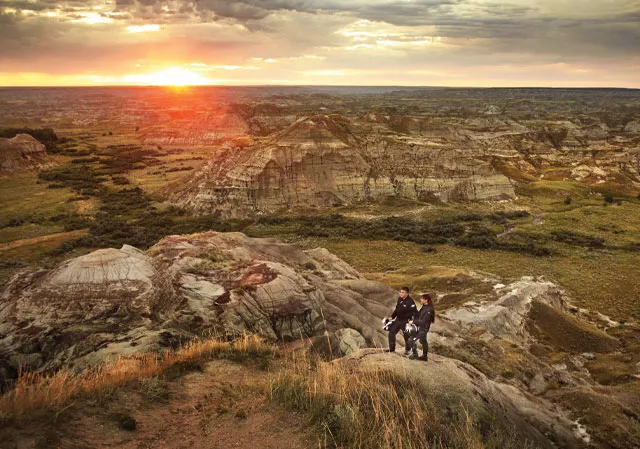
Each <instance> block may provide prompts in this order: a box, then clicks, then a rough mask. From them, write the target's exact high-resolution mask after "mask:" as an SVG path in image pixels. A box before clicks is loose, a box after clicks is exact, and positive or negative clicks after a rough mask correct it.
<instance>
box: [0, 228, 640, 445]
mask: <svg viewBox="0 0 640 449" xmlns="http://www.w3.org/2000/svg"><path fill="white" fill-rule="evenodd" d="M481 283H482V284H486V283H489V285H493V286H494V287H493V288H489V289H487V288H486V285H485V286H480V287H478V288H480V289H481V290H482V293H479V294H478V295H474V300H473V301H468V302H466V303H464V304H462V305H461V306H457V307H452V308H450V309H448V310H440V311H439V312H438V314H437V319H436V322H435V323H434V325H433V326H432V328H431V332H430V334H429V341H430V344H431V357H430V361H429V362H428V363H427V364H424V363H423V362H418V361H410V360H408V359H405V358H402V357H400V355H399V353H398V354H383V353H382V351H381V350H380V349H379V348H382V347H386V340H387V338H386V337H387V335H386V333H385V332H383V331H382V329H381V323H380V320H381V318H382V317H384V316H386V315H388V314H389V312H390V311H391V310H392V308H393V305H394V304H395V297H396V293H395V291H394V290H392V289H391V288H390V287H388V286H386V285H384V284H381V283H378V282H374V281H369V280H367V279H365V278H363V277H362V276H361V275H360V274H359V273H358V272H357V271H356V270H354V269H353V268H352V267H351V266H349V265H348V264H347V263H345V262H344V261H342V260H340V259H339V258H337V257H336V256H335V255H333V254H331V253H329V252H328V251H327V250H325V249H322V248H317V249H314V250H310V251H302V250H300V249H298V248H296V247H294V246H291V245H288V244H284V243H281V242H278V241H277V240H274V239H256V238H249V237H247V236H245V235H244V234H241V233H217V232H208V233H203V234H193V235H184V236H168V237H165V238H164V239H162V240H161V241H160V242H158V243H157V244H156V245H154V246H153V247H151V248H150V249H149V250H148V251H146V252H143V251H140V250H137V249H136V248H133V247H130V246H127V245H125V246H123V247H122V248H121V249H102V250H97V251H94V252H92V253H90V254H87V255H84V256H80V257H76V258H74V259H70V260H67V261H66V262H63V263H61V264H60V265H59V266H57V267H56V268H53V269H48V270H45V269H41V270H36V271H24V272H22V273H19V274H17V275H15V276H14V277H13V278H12V279H11V281H10V282H9V283H8V285H7V286H6V287H5V289H4V291H3V292H2V296H1V297H0V381H2V382H6V381H8V380H10V379H12V378H14V377H15V376H16V374H17V370H18V369H19V367H24V368H27V369H31V370H49V369H55V368H58V367H62V366H65V367H76V368H78V369H81V368H83V367H85V366H88V365H96V364H98V363H100V362H101V361H103V360H105V359H107V358H111V357H114V356H118V355H130V354H134V353H137V352H150V351H161V350H163V349H165V348H167V347H177V346H178V345H180V344H181V343H184V342H186V341H188V340H190V339H194V338H198V337H202V336H208V335H211V334H214V335H220V336H225V335H228V336H233V335H238V334H240V333H243V332H251V333H257V334H260V335H262V336H264V337H266V338H268V339H271V340H279V341H290V340H295V339H300V338H301V337H305V338H306V337H311V341H312V343H313V344H312V347H313V348H314V349H318V346H320V345H321V344H323V343H324V344H325V345H327V346H328V347H330V348H331V349H330V350H331V355H332V356H333V357H336V356H340V355H347V357H346V358H344V359H341V360H339V361H337V362H335V363H344V364H346V365H347V366H349V367H350V368H349V369H353V370H354V372H357V371H358V370H368V369H381V368H382V369H390V370H396V371H398V372H401V373H403V375H408V376H410V377H411V378H413V379H415V380H417V381H419V382H420V383H422V384H423V385H424V387H425V388H426V389H428V391H431V392H433V395H434V401H436V402H437V403H438V404H441V405H442V407H445V408H446V407H447V401H452V400H453V401H456V404H458V403H460V402H461V403H462V404H463V405H464V407H465V409H466V410H467V411H468V412H469V413H471V414H472V415H473V416H474V417H477V416H492V417H493V418H494V419H495V420H496V422H499V423H500V425H505V426H507V427H509V426H511V427H512V428H514V429H517V431H518V432H521V433H523V434H526V436H527V438H529V439H530V440H532V441H535V442H536V443H537V444H538V446H537V447H554V446H553V444H552V443H551V441H555V443H556V444H558V445H559V446H560V447H581V446H580V445H581V444H582V443H581V442H588V441H589V439H590V438H592V437H593V438H594V439H595V440H597V442H598V444H600V446H599V447H632V446H633V444H635V442H636V441H640V440H637V439H634V438H636V436H635V434H633V435H632V436H628V435H627V433H625V432H627V431H628V429H631V431H634V430H633V426H634V425H635V424H634V423H633V422H631V421H629V422H627V421H625V423H626V424H624V426H626V427H624V426H623V427H620V429H619V430H616V431H614V432H609V430H607V429H608V428H607V426H608V425H609V424H608V421H606V420H603V419H602V418H601V417H598V416H597V415H594V413H596V412H597V411H598V410H600V409H602V410H612V412H610V413H614V414H616V413H617V414H620V415H622V414H623V412H624V413H633V412H632V410H633V407H634V406H633V398H631V396H629V395H628V394H626V393H625V392H624V391H623V390H621V391H616V390H611V394H609V395H606V394H603V393H602V392H601V391H602V389H603V388H604V387H603V386H600V385H598V384H597V383H595V382H594V381H593V380H592V379H591V378H590V377H589V371H588V370H587V369H586V368H585V366H586V363H587V362H588V360H591V359H593V358H594V357H596V356H595V355H594V354H597V353H603V354H608V353H611V352H613V351H616V350H617V349H618V348H619V347H620V343H619V342H618V340H617V339H615V338H613V337H611V336H610V335H608V334H607V332H605V329H607V328H609V327H610V326H615V325H616V324H617V323H614V322H612V321H611V320H609V319H608V318H606V317H604V316H601V315H597V314H596V315H593V314H590V313H589V312H588V311H586V310H583V309H578V308H576V307H573V306H572V305H571V303H570V302H569V301H568V298H567V297H566V296H565V294H564V292H563V291H562V290H561V289H560V288H559V287H558V286H557V285H555V284H553V283H551V282H549V281H547V280H545V279H542V278H532V277H523V278H521V279H519V280H516V281H514V282H511V283H509V284H502V283H500V282H499V280H498V279H493V278H486V279H483V282H481ZM470 285H471V284H470ZM472 289H473V287H472ZM442 298H444V297H442ZM439 299H441V298H438V299H436V305H437V306H438V301H439ZM443 302H446V301H445V299H443ZM438 307H440V306H438ZM443 308H444V306H443ZM398 337H399V340H401V337H400V336H398ZM399 346H400V347H401V342H400V345H399ZM363 347H364V348H378V349H362V348H363ZM545 351H547V352H546V353H547V354H550V356H549V357H548V358H546V356H545V355H544V354H545ZM554 351H555V352H554ZM534 353H536V354H539V355H534ZM558 356H561V357H562V358H559V357H558ZM460 360H464V362H463V361H460ZM465 362H466V363H465ZM578 398H589V401H592V402H593V403H594V404H598V407H597V408H595V409H593V410H595V411H591V410H586V411H585V410H583V409H581V408H580V407H582V405H581V404H582V402H580V401H578ZM577 420H584V422H586V424H585V425H583V424H580V425H579V426H578V425H577V424H576V423H575V422H576V421H577ZM581 422H582V421H581ZM627 424H628V425H627ZM607 432H609V433H607ZM604 435H607V436H606V437H605V436H604ZM606 438H612V439H613V440H612V441H615V442H616V444H618V443H620V441H623V440H624V439H625V438H626V439H627V440H628V441H629V442H630V444H631V445H626V446H624V445H622V446H620V445H618V446H616V444H610V445H608V444H606ZM638 438H640V435H639V436H638ZM592 442H593V441H592ZM603 442H604V443H603ZM625 444H626V443H625Z"/></svg>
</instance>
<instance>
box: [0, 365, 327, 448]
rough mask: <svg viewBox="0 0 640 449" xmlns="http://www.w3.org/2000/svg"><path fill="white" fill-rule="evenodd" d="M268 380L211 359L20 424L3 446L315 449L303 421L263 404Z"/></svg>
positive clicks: (313, 438) (243, 367)
mask: <svg viewBox="0 0 640 449" xmlns="http://www.w3.org/2000/svg"><path fill="white" fill-rule="evenodd" d="M268 375H269V374H268V372H267V371H263V370H260V369H259V368H257V367H247V366H246V365H245V364H238V363H234V362H230V361H227V360H216V361H213V362H210V363H208V364H207V365H206V367H205V368H204V370H203V371H197V372H192V373H189V374H186V375H185V376H183V377H180V378H178V379H176V380H173V381H170V382H165V381H158V380H149V381H148V382H146V381H143V382H142V386H141V387H140V386H138V387H136V389H121V390H118V391H117V392H116V393H115V394H114V395H111V396H109V398H108V399H107V400H99V399H98V400H95V401H93V402H91V401H83V404H76V405H75V406H72V407H70V408H69V409H67V410H65V411H64V412H63V413H62V414H60V415H58V417H57V418H56V423H55V424H54V423H53V422H51V420H49V422H48V423H43V422H39V423H36V422H34V423H32V424H33V425H28V426H21V427H22V428H21V429H20V431H19V432H17V433H18V434H15V433H14V435H13V437H14V438H13V442H12V443H13V445H10V446H8V447H11V448H15V449H21V448H34V447H52V448H60V449H80V448H82V449H85V448H87V449H88V448H125V449H148V448H153V449H156V448H158V449H160V448H163V449H164V448H167V449H205V448H207V449H229V448H247V447H259V448H265V449H280V448H282V449H285V448H286V449H289V448H296V449H298V448H300V449H304V448H309V449H311V448H318V447H319V446H318V437H317V435H316V434H315V432H314V431H313V430H312V429H311V428H310V427H309V426H308V425H307V424H306V423H305V421H304V418H303V417H302V416H300V415H297V414H295V413H292V412H288V411H286V410H284V409H282V408H280V407H278V406H276V405H273V404H271V403H269V401H268V398H267V397H266V395H265V393H264V391H265V389H264V388H263V387H264V386H265V385H266V382H268ZM84 402H87V403H84ZM123 416H125V417H126V416H130V417H132V418H134V419H135V422H136V430H134V431H127V430H123V429H122V428H121V426H120V422H121V421H122V417H123ZM2 447H4V446H2Z"/></svg>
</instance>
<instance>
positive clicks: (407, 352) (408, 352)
mask: <svg viewBox="0 0 640 449" xmlns="http://www.w3.org/2000/svg"><path fill="white" fill-rule="evenodd" d="M409 354H411V351H407V350H405V351H404V354H402V355H404V356H405V357H407V356H408V355H409Z"/></svg>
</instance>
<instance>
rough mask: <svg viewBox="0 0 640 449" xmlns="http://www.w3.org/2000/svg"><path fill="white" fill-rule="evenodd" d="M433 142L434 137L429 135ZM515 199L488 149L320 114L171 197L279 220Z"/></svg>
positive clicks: (221, 162) (227, 156)
mask: <svg viewBox="0 0 640 449" xmlns="http://www.w3.org/2000/svg"><path fill="white" fill-rule="evenodd" d="M425 137H426V136H425ZM513 196H514V191H513V186H512V185H511V183H510V182H509V180H508V178H507V177H505V176H504V175H502V174H500V173H499V172H498V171H496V169H494V168H493V166H492V165H491V163H490V161H489V160H488V159H487V158H486V157H485V154H484V150H483V149H481V148H478V147H471V146H468V145H465V144H462V143H461V142H453V143H451V144H447V145H443V143H441V142H438V141H434V140H432V139H426V138H416V137H414V136H410V135H400V134H397V133H394V132H393V131H391V130H389V129H388V128H385V127H384V126H379V125H376V126H370V124H369V123H366V121H357V122H352V121H350V120H349V119H347V118H345V117H343V116H326V115H317V116H313V117H308V118H303V119H299V120H297V121H296V122H295V123H293V124H292V125H291V126H290V127H289V128H288V129H286V130H284V131H282V132H279V133H276V134H275V135H272V136H269V137H267V138H266V139H265V140H264V141H258V143H255V144H253V145H251V146H249V147H247V148H243V149H231V148H230V149H228V150H227V151H223V152H220V153H218V154H217V155H216V156H214V157H213V158H212V159H211V160H210V161H209V162H208V163H207V164H206V165H205V166H204V167H203V168H202V169H201V170H200V172H199V173H197V174H196V175H195V176H193V177H192V178H191V179H189V180H188V181H187V182H186V183H184V184H181V185H180V186H179V187H177V188H176V189H175V190H174V191H173V192H172V193H171V199H172V201H173V202H175V203H176V204H179V205H181V206H184V207H186V208H188V209H190V210H193V211H194V212H196V213H202V214H206V213H214V212H220V213H222V214H223V215H226V216H234V215H247V214H250V213H252V212H263V213H273V212H276V211H279V210H282V209H289V208H295V207H301V206H304V207H309V206H311V207H326V206H335V205H342V204H351V203H354V202H359V201H368V200H381V199H384V198H386V197H402V198H409V199H414V200H421V201H439V200H441V201H450V200H497V199H508V198H512V197H513Z"/></svg>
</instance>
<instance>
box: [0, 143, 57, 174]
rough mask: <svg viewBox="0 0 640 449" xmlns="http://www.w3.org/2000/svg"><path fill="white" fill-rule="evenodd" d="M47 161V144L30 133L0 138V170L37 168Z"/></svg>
mask: <svg viewBox="0 0 640 449" xmlns="http://www.w3.org/2000/svg"><path fill="white" fill-rule="evenodd" d="M47 162H48V161H47V150H46V148H45V146H44V145H43V144H41V143H40V142H38V141H37V140H36V139H34V138H33V137H32V136H30V135H29V134H18V135H17V136H15V137H13V138H11V139H5V138H0V172H13V171H16V170H25V169H37V168H41V167H43V166H44V165H46V164H47Z"/></svg>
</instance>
